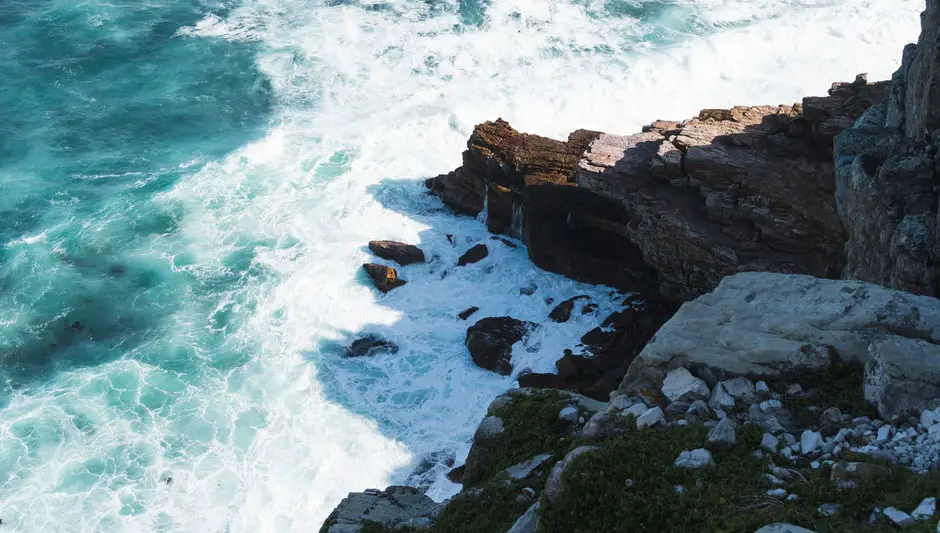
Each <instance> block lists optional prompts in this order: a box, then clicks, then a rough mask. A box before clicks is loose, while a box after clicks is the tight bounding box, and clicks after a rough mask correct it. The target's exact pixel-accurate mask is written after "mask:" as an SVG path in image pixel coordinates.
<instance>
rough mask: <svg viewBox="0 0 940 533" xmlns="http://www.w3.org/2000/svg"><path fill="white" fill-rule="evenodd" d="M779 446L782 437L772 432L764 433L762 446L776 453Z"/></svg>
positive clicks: (761, 440)
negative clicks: (779, 437) (775, 435)
mask: <svg viewBox="0 0 940 533" xmlns="http://www.w3.org/2000/svg"><path fill="white" fill-rule="evenodd" d="M778 446H780V439H778V438H777V437H774V436H773V435H771V434H770V433H764V435H763V436H762V437H761V439H760V447H761V448H763V449H765V450H767V451H769V452H772V453H776V452H777V447H778Z"/></svg>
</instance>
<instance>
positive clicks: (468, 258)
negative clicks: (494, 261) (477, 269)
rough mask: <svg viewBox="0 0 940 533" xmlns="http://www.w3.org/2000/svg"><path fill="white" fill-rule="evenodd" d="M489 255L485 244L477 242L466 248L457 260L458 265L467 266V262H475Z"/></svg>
mask: <svg viewBox="0 0 940 533" xmlns="http://www.w3.org/2000/svg"><path fill="white" fill-rule="evenodd" d="M488 255H490V251H489V249H488V248H487V247H486V245H485V244H478V245H476V246H474V247H473V248H470V249H469V250H467V251H466V252H465V253H464V254H463V255H462V256H460V259H458V260H457V265H458V266H467V265H469V264H473V263H477V262H479V261H482V260H483V258H485V257H486V256H488Z"/></svg>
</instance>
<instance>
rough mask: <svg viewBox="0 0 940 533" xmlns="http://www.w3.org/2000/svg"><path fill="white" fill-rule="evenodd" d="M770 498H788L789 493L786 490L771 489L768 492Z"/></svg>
mask: <svg viewBox="0 0 940 533" xmlns="http://www.w3.org/2000/svg"><path fill="white" fill-rule="evenodd" d="M767 495H768V496H773V497H774V498H781V499H782V498H786V497H787V491H786V489H770V490H768V491H767Z"/></svg>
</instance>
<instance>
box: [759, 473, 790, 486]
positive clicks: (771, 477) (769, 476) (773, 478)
mask: <svg viewBox="0 0 940 533" xmlns="http://www.w3.org/2000/svg"><path fill="white" fill-rule="evenodd" d="M764 478H765V479H766V480H767V481H768V482H770V484H771V485H786V484H787V482H786V481H784V480H782V479H780V478H779V477H777V476H775V475H773V474H764Z"/></svg>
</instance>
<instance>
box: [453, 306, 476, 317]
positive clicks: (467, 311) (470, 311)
mask: <svg viewBox="0 0 940 533" xmlns="http://www.w3.org/2000/svg"><path fill="white" fill-rule="evenodd" d="M479 310H480V308H479V307H470V308H467V309H464V310H463V311H461V312H460V313H459V314H458V315H457V318H459V319H460V320H466V319H468V318H470V315H472V314H473V313H476V312H477V311H479Z"/></svg>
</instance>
